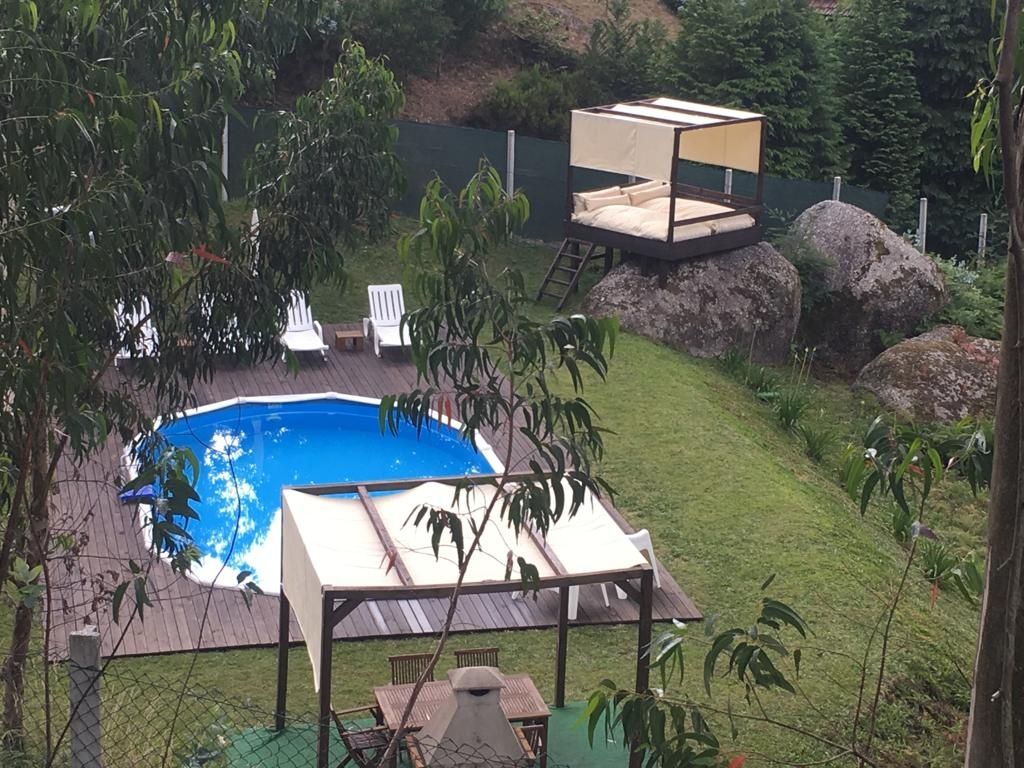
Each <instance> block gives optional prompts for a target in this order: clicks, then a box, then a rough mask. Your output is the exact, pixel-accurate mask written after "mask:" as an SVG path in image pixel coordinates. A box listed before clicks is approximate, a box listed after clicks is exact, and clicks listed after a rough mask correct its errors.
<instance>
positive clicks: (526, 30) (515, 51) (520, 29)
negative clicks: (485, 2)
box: [505, 7, 579, 69]
mask: <svg viewBox="0 0 1024 768" xmlns="http://www.w3.org/2000/svg"><path fill="white" fill-rule="evenodd" d="M505 27H506V30H505V31H506V37H505V43H506V46H505V47H506V48H507V49H508V53H509V54H510V55H511V56H513V57H515V58H516V59H517V60H518V61H520V62H521V63H529V64H542V65H547V66H549V67H552V68H554V69H559V68H566V67H576V66H577V65H578V64H579V57H578V56H577V54H576V53H575V52H574V51H571V50H569V49H568V48H566V47H564V46H563V45H562V44H561V42H559V40H558V39H557V37H556V36H555V34H554V30H555V29H557V28H558V21H557V18H556V17H555V16H554V15H553V14H552V13H551V12H550V11H548V10H546V9H544V8H539V9H533V8H529V7H523V8H520V9H519V11H518V12H517V13H516V14H515V15H514V16H511V17H510V18H508V19H507V20H506V25H505Z"/></svg>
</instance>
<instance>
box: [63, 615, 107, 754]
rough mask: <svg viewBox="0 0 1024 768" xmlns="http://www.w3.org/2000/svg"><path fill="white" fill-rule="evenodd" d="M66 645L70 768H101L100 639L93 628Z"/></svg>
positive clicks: (84, 631) (78, 634)
mask: <svg viewBox="0 0 1024 768" xmlns="http://www.w3.org/2000/svg"><path fill="white" fill-rule="evenodd" d="M69 641H70V657H71V658H70V663H69V668H70V673H71V674H70V679H71V681H70V682H71V684H70V695H71V710H70V711H71V712H72V713H73V714H72V717H71V725H70V728H69V732H70V734H71V768H103V745H102V740H101V724H100V680H99V676H100V635H99V632H98V631H97V629H96V627H94V626H89V627H86V628H85V629H82V630H78V631H76V632H72V633H71V634H70V635H69Z"/></svg>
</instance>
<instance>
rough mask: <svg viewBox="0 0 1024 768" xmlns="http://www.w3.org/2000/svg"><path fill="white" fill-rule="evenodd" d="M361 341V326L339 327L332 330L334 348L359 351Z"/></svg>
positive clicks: (360, 349) (361, 347) (361, 346)
mask: <svg viewBox="0 0 1024 768" xmlns="http://www.w3.org/2000/svg"><path fill="white" fill-rule="evenodd" d="M363 341H364V339H363V331H362V329H361V328H341V329H339V330H337V331H335V332H334V348H335V349H344V350H348V351H349V352H361V351H362V349H363Z"/></svg>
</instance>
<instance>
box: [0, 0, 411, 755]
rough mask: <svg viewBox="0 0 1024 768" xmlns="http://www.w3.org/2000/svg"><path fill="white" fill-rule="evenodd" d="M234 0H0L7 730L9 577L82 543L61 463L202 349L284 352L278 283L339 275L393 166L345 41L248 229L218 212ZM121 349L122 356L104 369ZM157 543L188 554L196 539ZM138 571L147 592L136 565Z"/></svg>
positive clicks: (23, 609) (382, 122) (15, 714)
mask: <svg viewBox="0 0 1024 768" xmlns="http://www.w3.org/2000/svg"><path fill="white" fill-rule="evenodd" d="M284 5H290V6H294V12H295V13H296V14H297V15H299V16H301V15H302V14H303V13H304V12H305V10H306V9H305V6H306V5H307V4H306V3H304V2H302V0H291V2H290V3H286V4H282V3H277V4H276V6H277V10H278V11H281V10H282V9H283V7H284ZM239 12H240V0H224V1H223V2H218V3H205V2H198V1H196V0H181V2H176V3H165V2H162V1H161V0H124V2H119V3H102V2H98V0H74V1H73V2H72V0H53V1H52V2H46V3H36V2H32V1H31V0H21V1H20V2H8V3H3V4H2V5H0V254H2V267H0V392H2V393H3V405H2V407H0V445H2V453H3V460H2V461H0V467H2V469H0V471H2V472H3V473H4V478H3V481H2V482H0V487H3V488H4V489H6V490H5V491H4V492H3V493H2V494H0V504H2V506H0V526H2V529H0V534H2V548H0V574H2V578H3V579H4V580H5V582H7V586H8V589H7V594H8V595H9V596H13V597H14V598H15V600H16V602H17V603H18V604H17V607H16V610H15V616H14V627H13V634H12V637H11V644H10V647H9V649H8V653H7V657H6V661H5V665H4V670H3V675H2V676H3V679H4V687H5V696H4V722H3V726H2V728H0V729H2V730H3V731H4V732H5V733H6V734H8V735H10V736H12V737H13V738H14V739H15V740H17V736H18V734H19V733H20V732H21V727H22V722H21V720H22V712H21V702H20V698H21V692H22V686H23V680H24V674H25V661H26V657H27V655H28V654H29V652H30V647H31V639H32V636H33V635H32V626H33V622H34V610H33V607H32V603H31V602H30V601H29V600H26V599H21V598H22V597H23V596H25V595H30V594H32V592H33V588H40V587H42V588H45V584H46V583H47V575H48V566H49V563H50V558H51V557H52V556H53V555H54V554H55V550H58V549H59V550H61V551H60V554H62V555H64V556H67V557H72V558H73V557H74V556H75V552H76V548H77V541H76V537H75V533H76V532H75V531H61V532H60V535H55V533H56V532H55V531H53V530H52V528H51V520H52V516H53V507H54V505H55V500H54V498H53V495H52V491H53V489H54V484H55V481H56V480H57V479H58V478H59V477H61V476H69V475H71V474H72V473H73V472H74V470H75V467H76V466H77V465H79V464H81V463H82V462H83V461H84V460H86V459H87V458H88V457H89V456H90V455H92V454H94V453H95V452H97V451H99V450H101V449H102V448H103V447H104V445H105V443H106V442H107V441H108V440H110V439H112V438H115V437H119V438H121V439H122V440H125V441H127V440H130V439H131V437H132V436H133V435H135V434H137V433H138V432H139V431H142V430H145V429H146V428H147V427H148V426H149V425H150V424H151V419H152V418H153V417H154V416H158V415H161V414H167V413H171V412H174V411H176V410H178V409H179V408H181V407H182V406H184V405H186V404H188V403H189V402H191V395H190V393H191V389H192V385H193V384H194V383H195V382H196V381H197V380H200V379H202V378H205V377H209V376H210V375H211V374H212V371H213V366H214V357H215V355H217V354H220V353H230V354H232V355H234V356H235V357H236V358H237V359H238V360H239V361H241V362H243V363H244V362H252V361H258V360H263V359H265V358H267V357H268V356H271V355H276V354H277V352H278V350H279V347H278V343H277V341H276V337H277V335H278V329H279V327H280V324H281V322H282V320H283V317H284V313H285V310H286V304H287V301H288V294H289V291H290V290H292V289H307V288H309V287H310V286H311V285H313V284H314V283H317V282H319V281H322V280H325V279H328V278H338V277H339V276H340V275H341V274H342V267H343V259H342V254H343V251H344V249H345V248H346V247H348V246H350V245H352V244H353V243H355V242H357V241H360V240H362V239H364V238H366V237H374V236H376V235H379V234H381V233H382V232H383V231H384V229H385V227H386V226H387V219H386V213H385V209H386V205H387V202H388V200H389V199H391V198H392V197H393V196H394V194H395V193H396V192H397V191H398V189H399V187H400V173H399V168H398V165H397V162H396V160H395V157H394V155H393V154H392V151H391V144H392V139H393V135H392V132H391V129H390V128H389V127H388V124H389V122H390V120H391V118H393V116H394V115H395V113H396V111H397V109H398V108H399V106H400V102H401V94H400V91H399V89H398V88H397V86H396V85H395V83H394V81H393V79H392V77H391V75H390V73H388V72H387V70H386V69H385V68H384V67H383V66H382V65H380V64H379V63H377V62H373V61H369V60H367V58H366V56H365V55H364V53H363V51H362V49H361V48H359V47H358V46H355V45H346V46H345V47H344V48H343V50H342V53H341V56H340V58H339V60H338V63H337V66H336V68H335V70H334V76H333V78H331V79H330V80H329V81H328V82H327V83H326V84H325V86H324V88H323V89H322V91H321V92H319V93H317V94H315V95H312V96H310V97H308V99H307V100H306V101H305V102H303V103H302V104H300V107H299V109H298V111H297V113H296V114H295V115H294V116H289V117H286V118H281V121H282V123H281V127H282V129H283V130H285V131H286V133H285V134H283V135H279V136H278V138H277V139H274V140H271V141H269V142H268V144H267V145H266V146H265V147H263V148H262V149H261V150H260V152H259V153H258V155H257V157H258V165H257V166H256V167H254V168H253V169H252V174H251V179H250V181H251V188H252V190H253V200H254V201H255V202H257V203H258V204H259V206H260V220H261V225H260V227H259V229H258V231H251V232H250V231H248V229H247V228H246V227H239V226H237V225H232V224H231V223H230V222H229V220H228V218H227V217H226V216H225V211H224V208H223V206H222V203H221V199H220V196H221V189H222V184H223V182H224V179H223V178H222V177H221V175H220V171H219V167H220V164H219V147H220V137H221V132H222V129H223V126H224V121H225V117H226V115H227V114H228V113H229V112H230V110H231V108H232V105H233V103H234V101H235V99H236V98H237V96H238V94H239V93H240V91H241V89H242V87H243V83H242V81H241V78H240V75H239V73H240V57H239V54H238V52H237V50H236V49H235V20H236V18H237V15H238V13H239ZM257 255H258V256H257ZM126 318H128V319H126ZM150 324H151V325H152V326H153V327H154V328H155V330H156V335H155V336H151V335H147V336H146V338H143V334H142V332H141V331H142V328H143V327H144V326H148V325H150ZM240 340H244V343H243V342H242V341H240ZM154 342H155V343H154ZM119 350H124V351H125V352H126V353H127V354H128V355H129V356H130V357H132V358H134V362H133V364H132V365H131V366H130V367H129V368H128V370H129V372H130V374H131V375H124V374H123V373H122V374H118V373H117V372H116V371H115V370H114V362H115V358H116V357H117V356H118V351H119ZM183 479H185V480H187V479H188V476H187V475H186V476H185V477H184V478H183ZM184 495H185V497H186V498H185V499H184V501H182V503H181V504H179V505H178V506H176V507H175V508H174V509H173V510H171V511H168V512H167V513H166V514H158V515H156V516H155V519H154V521H153V523H152V525H153V529H154V530H153V533H154V535H153V540H154V541H156V542H157V546H162V545H161V542H163V543H165V544H167V545H168V546H171V545H172V542H174V541H179V540H180V539H179V537H180V534H181V530H182V526H181V523H182V521H183V517H182V516H181V515H182V514H185V515H187V514H188V507H187V504H188V501H187V493H185V494H184ZM83 512H84V510H83ZM171 554H173V556H174V560H173V563H174V565H175V567H176V568H178V569H179V570H185V569H187V568H188V567H189V566H190V564H191V561H192V560H193V559H194V548H190V547H187V546H182V547H179V548H176V549H175V551H174V552H172V553H171ZM15 563H17V564H18V566H19V567H18V568H17V569H16V571H17V574H18V575H19V576H18V578H19V579H20V581H11V580H8V575H9V574H10V573H12V571H14V570H15V569H12V565H13V564H15ZM131 579H132V580H133V581H134V583H135V590H133V591H131V592H130V593H129V594H131V595H134V596H135V602H136V606H137V608H141V607H142V605H144V604H145V601H146V599H147V598H146V596H145V584H144V574H140V573H138V572H135V573H134V574H133V575H132V577H131ZM26 581H31V582H33V583H24V582H26ZM122 594H124V593H123V591H122Z"/></svg>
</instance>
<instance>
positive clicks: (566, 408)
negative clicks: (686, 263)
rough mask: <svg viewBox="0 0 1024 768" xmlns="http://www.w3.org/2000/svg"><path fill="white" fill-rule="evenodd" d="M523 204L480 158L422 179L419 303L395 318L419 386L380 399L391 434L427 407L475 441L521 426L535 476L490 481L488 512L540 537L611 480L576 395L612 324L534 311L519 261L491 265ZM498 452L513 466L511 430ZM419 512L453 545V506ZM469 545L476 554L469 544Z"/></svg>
mask: <svg viewBox="0 0 1024 768" xmlns="http://www.w3.org/2000/svg"><path fill="white" fill-rule="evenodd" d="M528 214H529V204H528V202H527V200H526V198H525V197H523V196H522V195H521V194H516V195H515V196H513V197H508V196H506V195H505V193H504V191H503V190H502V184H501V178H500V177H499V175H498V173H497V172H496V171H495V170H494V169H493V168H491V167H490V166H487V165H486V164H484V165H482V166H481V169H480V171H479V172H478V173H477V174H476V175H475V176H474V177H473V178H472V179H471V180H470V181H469V183H468V184H467V185H466V187H465V189H463V190H462V191H461V192H459V193H458V194H456V193H453V192H451V191H449V190H448V189H446V188H445V187H444V186H443V185H442V183H441V181H440V180H434V181H433V182H431V183H430V184H429V185H428V186H427V189H426V192H425V194H424V197H423V201H422V203H421V205H420V220H419V227H418V228H417V229H416V230H415V231H414V232H412V233H411V234H409V235H407V236H405V237H403V238H402V240H401V241H400V243H399V254H400V256H401V258H402V262H403V265H404V266H405V268H406V270H407V272H408V279H407V282H409V283H410V284H411V285H412V286H413V288H414V290H415V292H416V294H417V296H418V297H419V300H420V308H419V309H414V310H412V311H411V312H409V313H407V314H406V316H405V317H403V319H402V323H403V325H404V326H405V327H407V328H408V331H409V337H410V341H411V343H410V348H411V355H412V359H413V362H414V363H415V365H416V372H417V384H418V386H417V387H416V388H415V389H413V390H412V391H410V392H407V393H403V394H399V395H393V396H389V397H385V398H383V399H382V400H381V406H380V417H381V427H382V429H389V430H391V431H392V432H394V431H396V430H397V429H398V428H399V426H400V425H401V424H402V423H406V422H407V423H411V424H413V425H414V426H415V427H416V429H417V430H420V429H424V428H430V425H431V424H433V423H435V422H434V419H433V413H435V412H437V413H444V414H448V415H449V416H450V417H452V418H455V419H458V421H459V422H461V427H460V431H461V434H462V436H463V437H464V438H466V439H467V440H470V441H473V440H475V438H476V437H477V435H479V434H480V432H481V431H483V430H486V431H487V432H491V433H496V434H503V433H505V434H508V435H510V436H511V435H512V434H513V432H514V430H518V431H519V433H520V434H522V435H523V436H525V437H526V438H528V439H529V440H530V442H531V443H532V445H533V449H534V451H533V454H532V455H531V457H530V458H529V460H528V461H527V462H526V466H527V467H528V469H529V471H530V473H531V477H530V478H528V479H521V480H519V481H517V483H516V485H515V486H514V487H511V488H509V487H506V486H505V483H504V481H503V480H498V481H496V483H497V485H498V488H499V491H500V492H499V494H498V495H497V496H496V497H495V499H496V500H500V503H499V508H497V509H495V508H494V507H491V508H489V511H488V516H489V515H490V510H492V509H493V510H494V513H495V514H499V515H500V516H501V517H502V518H503V519H505V520H507V521H508V522H509V523H510V524H511V525H512V526H513V527H514V529H515V530H516V531H517V532H518V531H519V530H520V528H521V526H523V525H527V524H529V525H531V526H532V527H533V528H534V530H536V531H538V532H539V533H541V534H542V535H543V534H544V533H546V531H547V530H548V528H549V526H550V525H551V523H552V522H554V521H556V520H558V518H559V517H560V516H561V515H562V514H569V515H572V514H575V512H576V510H577V509H578V508H579V505H580V504H581V503H582V501H583V493H584V491H585V490H588V489H589V490H591V491H594V492H603V491H605V490H608V488H607V486H606V485H605V484H604V482H603V481H602V480H601V479H600V478H598V477H596V476H595V475H594V473H593V466H594V461H595V460H597V459H600V458H601V456H602V455H603V452H604V442H603V438H602V432H603V430H602V429H601V428H600V427H599V426H598V425H597V424H596V422H595V417H594V413H593V410H592V408H591V407H590V405H589V403H587V401H586V400H585V399H584V398H583V396H582V393H583V386H584V382H583V375H582V374H583V371H589V372H591V373H593V374H596V375H597V376H599V377H601V378H604V376H605V375H606V373H607V370H608V357H609V355H610V354H611V352H612V350H613V349H614V345H615V335H616V331H617V324H616V322H615V321H614V320H590V319H588V318H585V317H583V316H581V315H573V316H572V317H569V318H562V317H556V318H554V319H552V320H550V321H547V322H537V321H535V320H532V319H531V318H530V316H529V315H528V314H527V312H526V309H527V307H528V305H529V304H530V303H531V299H530V295H529V293H528V292H527V290H526V286H525V282H524V280H523V278H522V275H521V274H520V273H519V272H518V270H516V269H514V268H505V269H502V270H500V271H499V272H498V273H497V274H492V273H491V272H490V270H489V265H488V256H489V253H490V251H491V249H492V248H493V247H494V246H495V245H497V244H500V243H501V242H503V241H505V240H506V239H507V238H508V237H509V235H510V233H511V232H512V231H513V230H514V229H516V228H517V227H519V226H521V225H522V223H523V222H524V221H525V220H526V217H527V215H528ZM555 377H564V378H565V379H566V380H567V383H568V385H569V387H570V394H569V395H567V396H563V395H557V394H555V393H554V392H553V391H552V383H553V379H554V378H555ZM513 425H521V426H516V427H513ZM499 452H500V455H499V458H500V459H501V461H502V464H503V465H504V466H505V467H511V466H512V458H513V457H512V453H511V452H512V442H511V439H509V440H508V442H507V444H506V445H504V446H502V447H501V448H500V449H499ZM545 478H549V479H547V480H546V479H545ZM563 480H564V481H565V483H566V486H563V484H562V481H563ZM549 482H550V488H551V489H553V490H551V491H549ZM565 487H567V488H568V489H569V491H570V493H569V494H568V496H569V498H566V495H567V494H566V493H564V492H563V488H565ZM496 503H498V502H496ZM423 520H425V521H426V524H427V526H428V527H429V528H430V529H431V532H432V535H433V539H434V542H435V545H434V546H435V553H436V552H437V542H439V540H440V538H441V536H442V534H443V533H444V532H445V531H447V532H448V535H449V536H450V537H451V538H452V540H453V541H454V542H455V543H456V545H457V546H459V540H460V539H461V538H462V537H463V533H462V530H461V524H460V523H459V519H458V517H457V516H455V515H451V514H444V511H443V510H437V509H423V510H420V511H419V513H418V518H417V521H418V522H420V521H423ZM485 520H486V518H485ZM484 524H485V523H484ZM475 533H476V532H475V531H474V534H475ZM460 550H462V548H461V547H460ZM464 551H465V557H466V558H469V557H471V556H472V546H466V547H465V548H464ZM462 559H463V556H462V555H461V554H460V561H461V560H462ZM524 565H530V564H523V563H520V571H521V572H522V575H523V578H524V580H525V579H527V577H528V575H529V574H530V573H533V574H535V573H536V571H535V570H532V569H530V568H525V567H524Z"/></svg>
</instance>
